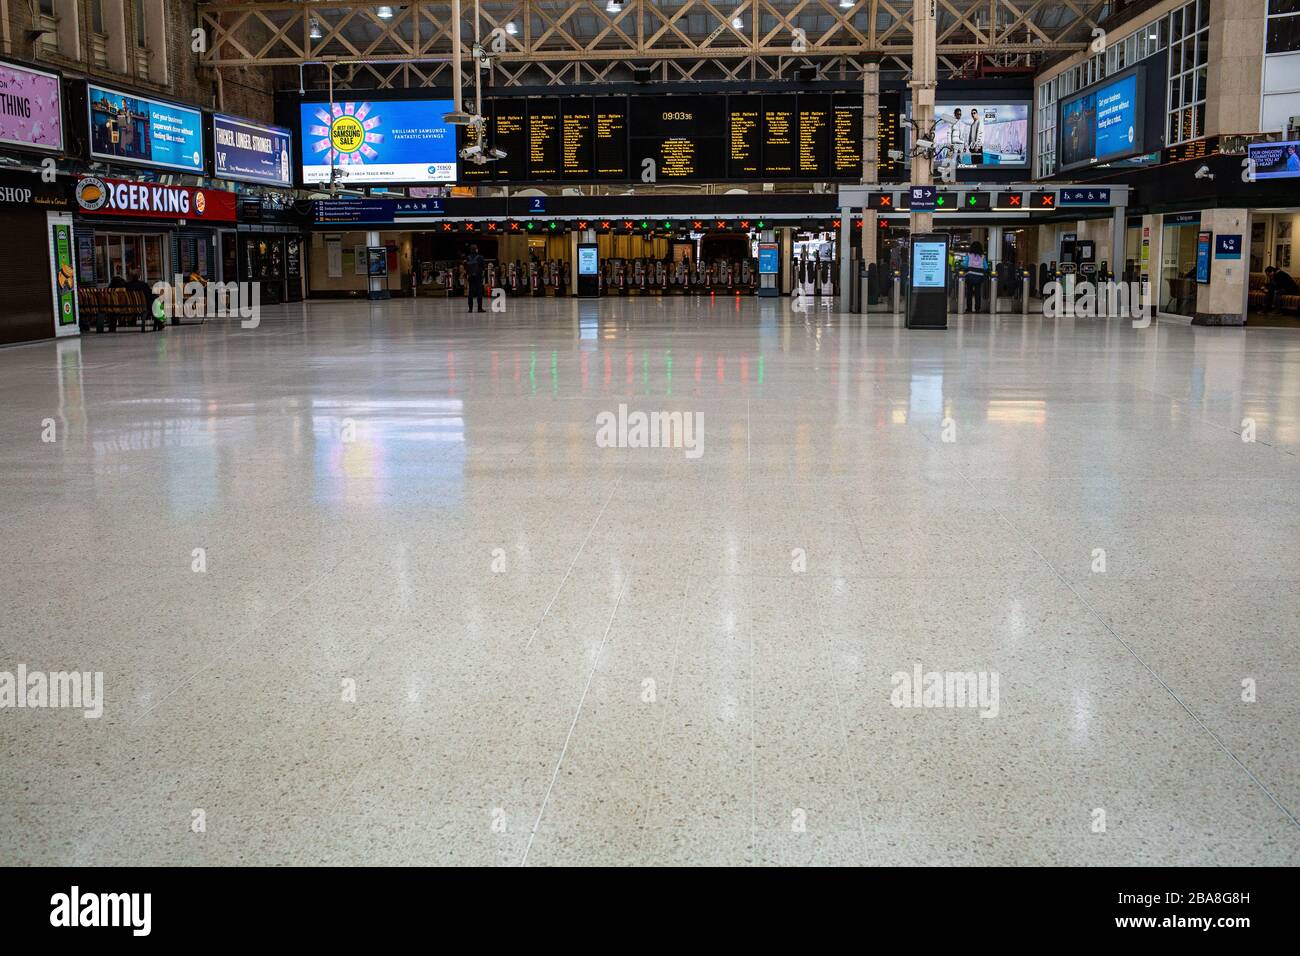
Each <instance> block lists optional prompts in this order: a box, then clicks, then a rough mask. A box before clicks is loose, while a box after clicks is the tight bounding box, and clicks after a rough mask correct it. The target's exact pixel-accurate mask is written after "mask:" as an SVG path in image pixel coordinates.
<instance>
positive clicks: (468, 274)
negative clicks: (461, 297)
mask: <svg viewBox="0 0 1300 956" xmlns="http://www.w3.org/2000/svg"><path fill="white" fill-rule="evenodd" d="M465 280H466V283H467V284H468V286H469V289H468V292H467V295H468V301H469V311H470V312H473V311H474V303H475V302H477V303H478V310H479V311H480V312H482V311H483V257H482V256H480V255H479V254H478V246H477V245H471V246H470V247H469V255H467V256H466V257H465Z"/></svg>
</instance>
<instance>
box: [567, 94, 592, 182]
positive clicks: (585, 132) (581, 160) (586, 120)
mask: <svg viewBox="0 0 1300 956" xmlns="http://www.w3.org/2000/svg"><path fill="white" fill-rule="evenodd" d="M592 105H593V104H592V100H591V98H590V97H586V96H584V97H570V98H567V99H564V100H562V101H561V102H560V113H561V117H560V129H561V131H562V133H561V137H560V143H561V146H560V162H561V165H562V166H563V169H564V178H565V179H591V178H592V176H593V173H594V168H595V147H594V142H593V138H592V136H593V132H594V128H593V122H594V120H593V117H592Z"/></svg>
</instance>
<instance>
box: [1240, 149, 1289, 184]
mask: <svg viewBox="0 0 1300 956" xmlns="http://www.w3.org/2000/svg"><path fill="white" fill-rule="evenodd" d="M1246 152H1247V155H1248V156H1249V157H1250V159H1251V161H1252V162H1253V163H1254V170H1255V178H1256V179H1287V178H1290V177H1293V176H1300V140H1288V141H1286V142H1284V143H1251V144H1250V145H1249V146H1247V147H1246Z"/></svg>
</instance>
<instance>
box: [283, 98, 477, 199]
mask: <svg viewBox="0 0 1300 956" xmlns="http://www.w3.org/2000/svg"><path fill="white" fill-rule="evenodd" d="M451 110H452V101H451V100H372V101H368V102H359V101H358V102H342V103H334V104H333V105H332V106H331V104H329V103H302V104H300V106H299V111H300V113H299V115H300V118H301V122H302V125H301V129H302V181H303V182H304V183H328V182H329V181H330V171H331V165H332V168H333V169H334V170H335V171H336V172H335V175H334V179H335V181H337V182H356V183H373V184H381V183H452V182H455V181H456V128H455V127H454V126H451V125H450V124H448V123H445V122H444V121H443V119H442V117H443V114H445V113H449V112H451Z"/></svg>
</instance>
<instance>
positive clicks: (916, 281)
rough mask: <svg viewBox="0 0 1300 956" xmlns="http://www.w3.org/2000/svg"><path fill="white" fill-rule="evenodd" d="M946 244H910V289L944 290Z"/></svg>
mask: <svg viewBox="0 0 1300 956" xmlns="http://www.w3.org/2000/svg"><path fill="white" fill-rule="evenodd" d="M946 251H947V244H946V243H943V242H914V243H912V288H913V289H943V288H946V276H947V271H948V262H947V255H946Z"/></svg>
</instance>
